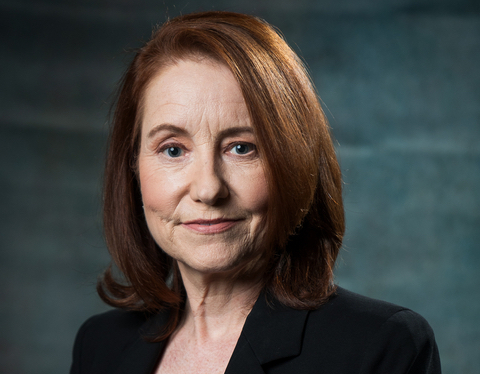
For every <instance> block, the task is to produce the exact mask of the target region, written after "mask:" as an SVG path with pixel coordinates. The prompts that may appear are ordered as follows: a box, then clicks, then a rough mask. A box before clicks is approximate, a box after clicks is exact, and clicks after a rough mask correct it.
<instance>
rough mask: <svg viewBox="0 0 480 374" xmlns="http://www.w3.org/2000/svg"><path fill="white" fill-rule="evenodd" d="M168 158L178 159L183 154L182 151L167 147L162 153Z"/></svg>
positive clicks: (177, 148)
mask: <svg viewBox="0 0 480 374" xmlns="http://www.w3.org/2000/svg"><path fill="white" fill-rule="evenodd" d="M163 153H165V154H166V155H167V156H169V157H173V158H175V157H180V156H181V155H182V154H183V151H182V149H181V148H179V147H168V148H167V149H165V150H164V151H163Z"/></svg>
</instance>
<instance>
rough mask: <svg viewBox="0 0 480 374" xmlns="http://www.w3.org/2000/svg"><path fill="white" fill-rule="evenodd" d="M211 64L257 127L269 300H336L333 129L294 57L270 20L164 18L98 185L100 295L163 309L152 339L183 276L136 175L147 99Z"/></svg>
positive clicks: (174, 319) (143, 52) (118, 303)
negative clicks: (202, 63) (103, 256)
mask: <svg viewBox="0 0 480 374" xmlns="http://www.w3.org/2000/svg"><path fill="white" fill-rule="evenodd" d="M202 58H209V59H211V60H214V61H216V62H218V63H221V64H224V65H226V66H227V67H229V68H230V70H231V71H232V73H233V75H234V76H235V78H236V80H237V81H238V83H239V85H240V87H241V90H242V93H243V96H244V98H245V103H246V106H247V108H248V110H249V114H250V117H251V121H252V126H253V128H254V133H255V136H256V140H257V147H258V151H259V155H260V157H261V159H262V162H263V164H264V169H265V174H266V178H267V183H268V189H269V205H268V212H267V222H266V225H267V230H266V232H267V243H268V245H267V248H265V258H266V259H267V265H266V268H265V269H264V270H265V271H264V272H263V274H264V277H263V282H264V283H263V284H264V289H265V290H266V292H267V294H268V295H271V296H273V297H275V298H277V299H278V300H279V301H281V302H282V303H284V304H285V305H288V306H290V307H293V308H296V309H314V308H317V307H318V306H319V305H321V304H322V303H324V302H325V301H326V300H327V299H328V298H329V296H330V295H331V294H332V293H333V292H334V290H335V286H334V284H333V267H334V264H335V260H336V257H337V254H338V251H339V249H340V246H341V243H342V238H343V234H344V229H345V223H344V211H343V204H342V181H341V172H340V169H339V166H338V163H337V159H336V156H335V150H334V147H333V143H332V140H331V137H330V132H329V126H328V123H327V120H326V118H325V115H324V113H323V111H322V108H321V106H320V103H319V99H318V97H317V94H316V92H315V89H314V87H313V84H312V83H311V81H310V78H309V76H308V74H307V72H306V69H305V68H304V66H303V64H302V62H301V61H300V59H299V58H298V56H297V55H296V54H295V53H294V52H293V51H292V49H291V48H290V47H289V46H288V45H287V43H286V42H285V41H284V40H283V38H282V37H281V36H280V35H279V34H278V33H277V32H276V31H275V30H274V29H273V27H272V26H270V25H269V24H267V23H266V22H265V21H263V20H261V19H258V18H256V17H253V16H248V15H243V14H238V13H230V12H204V13H196V14H189V15H185V16H180V17H177V18H174V19H172V20H169V21H167V22H166V23H165V24H164V25H163V26H161V27H160V28H159V29H158V30H156V31H154V33H153V35H152V38H151V40H150V41H148V42H147V43H146V44H145V45H144V46H143V47H142V48H140V49H139V50H138V52H137V53H136V55H135V57H134V59H133V61H132V63H131V64H130V66H129V67H128V69H127V71H126V73H125V75H124V77H123V79H122V81H121V86H120V88H119V91H118V94H117V98H116V101H115V103H114V104H115V110H114V112H113V120H112V130H111V135H110V144H109V151H108V156H107V161H106V170H105V186H104V228H105V237H106V242H107V246H108V249H109V251H110V253H111V255H112V259H113V262H114V263H115V265H116V266H117V268H118V270H119V271H120V273H121V275H122V277H121V279H120V280H117V277H116V276H115V275H114V271H113V269H112V265H110V267H109V268H108V269H107V270H106V271H105V272H104V274H103V277H102V278H101V279H100V280H99V282H98V285H97V290H98V293H99V295H100V297H101V298H102V299H103V300H104V301H105V302H106V303H108V304H109V305H112V306H115V307H121V308H127V309H131V310H140V311H145V312H152V313H155V312H158V311H159V310H161V309H169V310H170V322H169V324H168V326H167V327H166V328H165V329H164V331H163V332H162V333H161V334H160V335H159V336H157V337H155V338H154V340H161V339H164V338H166V337H168V336H169V334H171V333H172V332H173V331H174V329H175V327H176V326H177V324H178V322H179V319H180V317H181V313H182V308H183V305H184V303H185V297H186V295H185V291H184V288H183V284H182V280H181V277H180V274H179V270H178V267H177V265H176V263H175V261H173V260H172V259H171V258H170V257H169V256H168V255H167V254H165V253H164V252H163V251H162V250H161V249H160V248H159V247H158V245H157V244H156V243H155V241H154V240H153V238H152V236H151V234H150V233H149V231H148V228H147V225H146V221H145V216H144V213H143V209H142V198H141V192H140V186H139V182H138V176H137V154H138V151H139V146H140V132H141V123H142V107H143V99H144V94H145V91H146V89H147V87H148V84H149V83H150V82H151V80H152V79H153V78H154V77H156V76H157V75H158V74H159V72H161V70H162V68H165V67H166V66H169V65H172V64H175V62H177V61H179V60H184V59H193V60H197V59H202Z"/></svg>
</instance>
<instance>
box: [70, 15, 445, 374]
mask: <svg viewBox="0 0 480 374" xmlns="http://www.w3.org/2000/svg"><path fill="white" fill-rule="evenodd" d="M104 199H105V207H104V223H105V233H106V239H107V245H108V248H109V250H110V252H111V255H112V257H113V261H114V263H115V265H116V267H117V268H118V270H119V272H120V274H121V275H122V277H123V281H121V280H117V278H116V277H115V276H114V275H113V272H114V271H113V269H111V268H110V269H108V270H107V271H106V272H105V274H104V275H103V278H102V279H101V280H100V282H99V284H98V292H99V295H100V297H101V298H102V299H103V300H104V301H105V302H107V303H108V304H110V305H112V306H114V307H117V308H118V309H115V310H113V311H110V312H107V313H104V314H102V315H99V316H95V317H92V318H91V319H89V320H88V321H87V322H85V324H84V325H83V326H82V327H81V329H80V331H79V333H78V335H77V339H76V342H75V348H74V359H73V364H72V369H71V373H89V374H93V373H145V374H147V373H224V372H225V373H292V372H300V373H407V372H408V373H440V366H439V359H438V352H437V348H436V344H435V340H434V337H433V333H432V331H431V329H430V327H429V326H428V324H427V323H426V321H425V320H424V319H423V318H422V317H420V316H419V315H417V314H415V313H414V312H411V311H409V310H407V309H405V308H401V307H398V306H395V305H391V304H388V303H384V302H380V301H375V300H371V299H368V298H365V297H362V296H359V295H356V294H353V293H350V292H348V291H346V290H343V289H341V288H339V287H335V285H334V284H333V272H332V269H333V266H334V263H335V259H336V257H337V254H338V250H339V248H340V246H341V242H342V236H343V233H344V213H343V206H342V196H341V173H340V170H339V167H338V163H337V160H336V157H335V153H334V148H333V145H332V141H331V138H330V134H329V129H328V125H327V122H326V119H325V116H324V114H323V112H322V109H321V107H320V104H319V101H318V98H317V96H316V94H315V91H314V88H313V85H312V84H311V82H310V80H309V78H308V76H307V74H306V72H305V69H304V68H303V66H302V64H301V62H300V60H299V59H298V57H297V56H296V55H295V53H294V52H293V51H292V50H291V49H290V48H289V47H288V46H287V44H286V43H285V42H284V41H283V40H282V39H281V38H280V37H279V36H278V34H277V33H276V32H275V31H274V30H273V29H272V27H270V26H269V25H268V24H266V23H265V22H263V21H261V20H259V19H256V18H254V17H250V16H246V15H241V14H235V13H227V12H207V13H199V14H192V15H186V16H182V17H179V18H176V19H173V20H171V21H168V22H167V23H166V24H165V25H163V26H162V27H161V28H160V29H159V30H158V31H156V32H155V33H154V35H153V37H152V39H151V40H150V41H149V42H148V43H146V45H145V46H144V47H143V48H142V49H140V50H139V52H138V53H137V55H136V56H135V59H134V60H133V62H132V63H131V65H130V67H129V68H128V70H127V72H126V74H125V76H124V79H123V82H122V86H121V90H120V92H119V96H118V99H117V102H116V110H115V114H114V119H113V131H112V135H111V142H110V148H109V155H108V160H107V165H106V180H105V196H104Z"/></svg>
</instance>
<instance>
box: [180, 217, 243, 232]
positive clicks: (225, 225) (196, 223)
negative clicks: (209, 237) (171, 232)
mask: <svg viewBox="0 0 480 374" xmlns="http://www.w3.org/2000/svg"><path fill="white" fill-rule="evenodd" d="M239 221H240V220H238V219H226V218H221V219H212V220H206V219H199V220H192V221H186V222H183V223H182V226H183V227H185V228H187V229H189V230H192V231H194V232H196V233H199V234H218V233H221V232H224V231H227V230H230V229H231V228H232V227H234V226H235V225H236V224H237V223H238V222H239Z"/></svg>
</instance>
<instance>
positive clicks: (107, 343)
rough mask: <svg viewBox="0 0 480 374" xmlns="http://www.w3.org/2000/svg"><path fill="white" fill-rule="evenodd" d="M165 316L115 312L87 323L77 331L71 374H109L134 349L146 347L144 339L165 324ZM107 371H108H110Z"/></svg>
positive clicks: (152, 347)
mask: <svg viewBox="0 0 480 374" xmlns="http://www.w3.org/2000/svg"><path fill="white" fill-rule="evenodd" d="M164 317H165V315H164V314H162V313H160V314H157V315H153V314H149V313H146V312H137V311H126V310H121V309H113V310H110V311H107V312H104V313H101V314H97V315H94V316H93V317H90V318H89V319H87V320H86V321H85V322H84V323H83V324H82V326H81V327H80V329H79V330H78V333H77V336H76V338H75V343H74V349H73V362H72V366H71V371H70V373H72V374H73V373H75V374H76V373H89V374H91V373H107V372H110V371H109V370H110V369H111V368H115V367H116V366H118V365H119V362H120V358H121V357H123V356H124V355H125V353H126V352H131V351H132V348H133V349H136V348H135V347H137V346H138V347H140V348H142V347H143V346H146V347H147V349H148V347H149V346H151V347H150V349H153V350H154V351H156V350H158V349H159V346H158V344H147V342H146V341H145V339H144V337H145V336H146V335H147V334H148V333H149V332H151V331H152V330H153V329H154V327H157V326H158V324H160V323H162V322H163V320H165V318H164ZM107 368H109V369H108V370H107Z"/></svg>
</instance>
